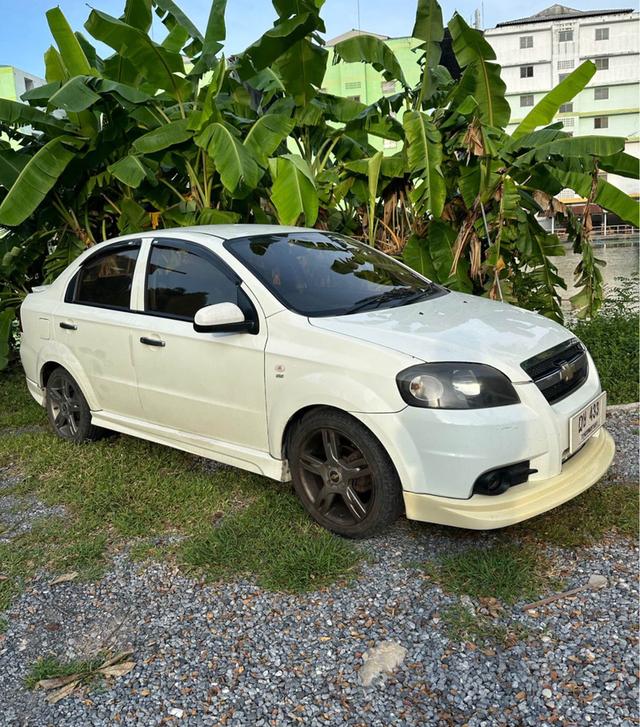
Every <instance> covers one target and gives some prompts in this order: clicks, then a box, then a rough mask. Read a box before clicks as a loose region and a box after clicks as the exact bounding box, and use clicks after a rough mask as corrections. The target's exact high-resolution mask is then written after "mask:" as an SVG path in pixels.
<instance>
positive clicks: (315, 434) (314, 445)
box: [288, 409, 403, 538]
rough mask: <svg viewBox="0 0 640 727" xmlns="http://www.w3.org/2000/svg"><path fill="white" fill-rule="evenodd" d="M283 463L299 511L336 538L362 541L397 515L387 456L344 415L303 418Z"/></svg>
mask: <svg viewBox="0 0 640 727" xmlns="http://www.w3.org/2000/svg"><path fill="white" fill-rule="evenodd" d="M288 458H289V464H290V468H291V473H292V478H293V485H294V487H295V490H296V493H297V495H298V497H299V498H300V500H301V502H302V504H303V505H304V507H305V509H306V510H307V512H308V513H309V514H310V515H311V517H312V518H313V519H314V520H315V521H316V522H318V523H319V524H320V525H322V526H323V527H325V528H327V529H328V530H331V531H332V532H334V533H337V534H338V535H342V536H344V537H346V538H368V537H370V536H372V535H373V534H375V533H377V532H379V531H380V530H382V529H384V528H385V527H387V526H388V525H390V524H391V523H392V522H393V521H394V520H396V519H397V518H398V516H399V515H400V514H401V513H402V510H403V500H402V488H401V486H400V481H399V479H398V475H397V473H396V470H395V467H394V466H393V463H392V462H391V459H390V458H389V455H388V454H387V453H386V451H385V449H384V448H383V446H382V445H381V444H380V442H379V441H378V440H377V439H376V438H375V437H374V435H373V434H372V433H371V432H370V431H369V430H368V429H367V428H366V427H365V426H364V425H363V424H361V423H360V422H359V421H357V420H356V419H354V418H353V417H351V416H349V415H348V414H345V413H344V412H340V411H336V410H333V409H316V410H314V411H312V412H310V413H309V414H306V415H305V416H304V417H303V418H302V419H301V421H300V423H299V424H298V425H297V426H296V428H295V429H294V431H293V433H292V435H291V438H290V440H289V447H288Z"/></svg>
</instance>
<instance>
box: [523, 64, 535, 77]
mask: <svg viewBox="0 0 640 727" xmlns="http://www.w3.org/2000/svg"><path fill="white" fill-rule="evenodd" d="M520 78H533V66H520Z"/></svg>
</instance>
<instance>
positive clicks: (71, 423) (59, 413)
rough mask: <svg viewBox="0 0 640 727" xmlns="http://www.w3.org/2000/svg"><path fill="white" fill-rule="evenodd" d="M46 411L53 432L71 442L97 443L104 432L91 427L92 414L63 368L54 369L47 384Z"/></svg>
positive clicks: (72, 379)
mask: <svg viewBox="0 0 640 727" xmlns="http://www.w3.org/2000/svg"><path fill="white" fill-rule="evenodd" d="M46 408H47V415H48V417H49V422H50V424H51V426H52V428H53V430H54V432H55V433H56V434H57V435H58V436H59V437H61V438H62V439H67V440H69V441H70V442H76V443H80V442H85V441H93V440H96V439H100V437H101V436H103V434H104V430H103V429H101V428H99V427H94V426H93V425H92V424H91V410H90V409H89V405H88V404H87V400H86V399H85V398H84V395H83V393H82V391H81V390H80V387H79V386H78V384H77V383H76V380H75V379H74V378H73V376H71V374H70V373H69V372H68V371H67V370H66V369H63V368H62V367H60V368H57V369H55V370H54V371H53V372H52V373H51V375H50V376H49V379H48V381H47V386H46Z"/></svg>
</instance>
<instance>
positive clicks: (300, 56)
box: [273, 38, 329, 108]
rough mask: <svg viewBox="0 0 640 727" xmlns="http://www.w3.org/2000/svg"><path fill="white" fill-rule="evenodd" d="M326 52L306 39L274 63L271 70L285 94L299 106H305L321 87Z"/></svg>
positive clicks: (325, 65) (325, 63)
mask: <svg viewBox="0 0 640 727" xmlns="http://www.w3.org/2000/svg"><path fill="white" fill-rule="evenodd" d="M328 55H329V54H328V52H327V51H326V50H325V49H324V48H321V47H320V46H319V45H317V44H315V43H312V42H311V41H310V40H309V39H308V38H302V39H301V40H298V41H297V42H296V43H294V44H293V45H292V46H291V47H290V48H288V49H287V50H286V51H285V52H284V53H282V55H280V57H279V58H278V61H277V62H276V63H274V65H273V69H274V70H275V71H276V73H277V74H278V75H279V76H280V78H281V79H282V83H283V85H284V87H285V90H286V91H287V93H289V94H290V95H291V96H292V97H293V98H294V99H295V102H296V103H297V104H298V105H299V106H307V108H308V103H309V102H310V101H311V99H312V98H313V97H314V96H315V95H316V94H317V91H316V89H317V88H320V87H321V86H322V81H323V79H324V74H325V70H326V67H327V57H328Z"/></svg>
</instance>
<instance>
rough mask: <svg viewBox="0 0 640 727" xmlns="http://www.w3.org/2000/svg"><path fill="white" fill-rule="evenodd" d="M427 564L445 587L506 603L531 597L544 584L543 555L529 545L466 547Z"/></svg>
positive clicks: (451, 590)
mask: <svg viewBox="0 0 640 727" xmlns="http://www.w3.org/2000/svg"><path fill="white" fill-rule="evenodd" d="M429 567H430V569H431V575H432V576H433V577H435V578H436V580H437V581H438V582H439V583H440V585H441V586H442V587H443V588H444V589H445V590H447V591H450V592H452V593H457V594H460V595H462V594H466V595H468V596H472V597H475V598H497V599H499V600H501V601H504V602H506V603H515V602H516V601H518V600H520V599H523V598H534V597H536V596H537V595H538V593H539V592H540V591H541V589H542V587H543V585H544V572H545V563H544V559H543V557H542V556H541V554H540V549H539V548H536V547H534V546H533V545H520V544H516V543H498V544H495V545H488V546H486V547H480V548H469V549H467V550H463V551H461V552H460V553H455V554H453V555H447V556H445V557H444V558H442V559H441V560H440V561H438V562H437V563H435V564H432V565H430V566H429Z"/></svg>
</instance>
